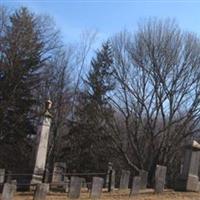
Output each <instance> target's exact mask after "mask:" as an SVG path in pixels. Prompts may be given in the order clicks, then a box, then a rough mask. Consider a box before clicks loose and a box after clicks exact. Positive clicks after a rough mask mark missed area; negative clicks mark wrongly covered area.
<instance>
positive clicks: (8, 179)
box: [6, 171, 12, 183]
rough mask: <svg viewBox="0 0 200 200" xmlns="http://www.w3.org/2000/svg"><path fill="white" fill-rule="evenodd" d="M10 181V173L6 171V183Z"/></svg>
mask: <svg viewBox="0 0 200 200" xmlns="http://www.w3.org/2000/svg"><path fill="white" fill-rule="evenodd" d="M11 181H12V172H11V171H7V173H6V183H11Z"/></svg>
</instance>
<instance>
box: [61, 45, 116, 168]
mask: <svg viewBox="0 0 200 200" xmlns="http://www.w3.org/2000/svg"><path fill="white" fill-rule="evenodd" d="M112 64H113V59H112V50H111V45H110V43H109V42H106V43H104V44H103V45H102V49H101V50H100V51H98V52H97V54H96V58H94V59H92V61H91V69H90V70H89V72H88V76H87V79H86V80H85V84H86V85H85V90H84V91H83V92H80V99H79V102H78V105H77V112H76V118H77V120H76V121H75V122H72V123H71V128H70V131H69V135H68V138H67V144H66V146H67V148H66V149H65V150H64V151H63V152H64V154H65V158H66V161H67V162H68V166H69V168H73V169H75V168H76V169H77V170H78V171H80V170H88V171H94V170H96V171H102V170H105V169H106V167H107V163H108V160H109V156H110V154H108V151H109V150H108V146H109V136H108V134H107V132H106V125H105V123H106V121H107V120H109V119H110V118H111V117H112V114H113V110H112V108H111V107H110V106H109V102H108V98H107V95H109V93H110V92H111V91H112V90H113V89H114V86H115V84H114V81H113V79H112ZM66 155H70V158H69V157H66ZM75 155H76V157H75ZM77 158H78V160H77ZM69 161H71V162H69Z"/></svg>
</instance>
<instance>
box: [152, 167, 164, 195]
mask: <svg viewBox="0 0 200 200" xmlns="http://www.w3.org/2000/svg"><path fill="white" fill-rule="evenodd" d="M166 173H167V167H165V166H161V165H157V166H156V173H155V192H156V193H161V192H163V191H164V188H165V179H166Z"/></svg>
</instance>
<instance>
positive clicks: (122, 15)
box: [0, 0, 200, 42]
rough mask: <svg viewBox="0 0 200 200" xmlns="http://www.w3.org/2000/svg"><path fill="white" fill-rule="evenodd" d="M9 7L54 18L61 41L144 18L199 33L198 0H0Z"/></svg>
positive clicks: (131, 27) (102, 34)
mask: <svg viewBox="0 0 200 200" xmlns="http://www.w3.org/2000/svg"><path fill="white" fill-rule="evenodd" d="M0 3H1V4H3V5H7V6H8V7H10V8H17V7H19V6H22V5H23V6H27V7H28V8H30V9H31V10H32V11H34V12H36V13H39V14H48V15H50V16H52V17H53V18H54V21H55V22H56V24H57V27H58V28H59V29H60V30H61V33H62V36H63V38H64V41H65V42H68V41H71V42H73V41H75V40H76V39H77V38H78V37H79V35H80V33H81V31H83V30H84V29H96V30H98V32H99V37H100V38H101V39H106V38H107V37H109V36H111V35H113V34H115V33H116V32H119V31H120V30H123V29H124V28H126V29H128V30H135V29H136V28H137V23H138V22H139V21H140V20H141V19H143V18H146V17H150V16H152V17H159V18H167V17H170V18H175V19H176V20H177V22H178V23H179V24H180V26H181V28H182V29H184V30H188V31H193V32H196V33H197V34H199V35H200V0H196V1H194V0H191V1H190V0H187V1H186V0H174V1H173V0H151V1H150V0H149V1H148V0H146V1H143V0H132V1H131V0H129V1H126V0H124V1H123V0H121V1H119V0H118V1H117V0H115V1H114V0H107V1H106V0H87V1H84V0H82V1H78V0H74V1H72V0H71V1H69V0H57V1H56V0H24V1H18V0H0Z"/></svg>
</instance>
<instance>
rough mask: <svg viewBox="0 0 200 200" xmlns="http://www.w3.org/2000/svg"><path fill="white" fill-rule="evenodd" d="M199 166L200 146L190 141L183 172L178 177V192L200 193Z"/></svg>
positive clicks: (176, 186)
mask: <svg viewBox="0 0 200 200" xmlns="http://www.w3.org/2000/svg"><path fill="white" fill-rule="evenodd" d="M199 164H200V144H199V143H197V142H196V141H194V140H193V141H191V142H190V141H189V144H188V145H186V146H185V151H184V160H183V165H182V170H181V172H180V174H179V175H178V176H177V177H176V181H175V187H174V189H175V190H177V191H193V192H198V191H199V176H198V171H199Z"/></svg>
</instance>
